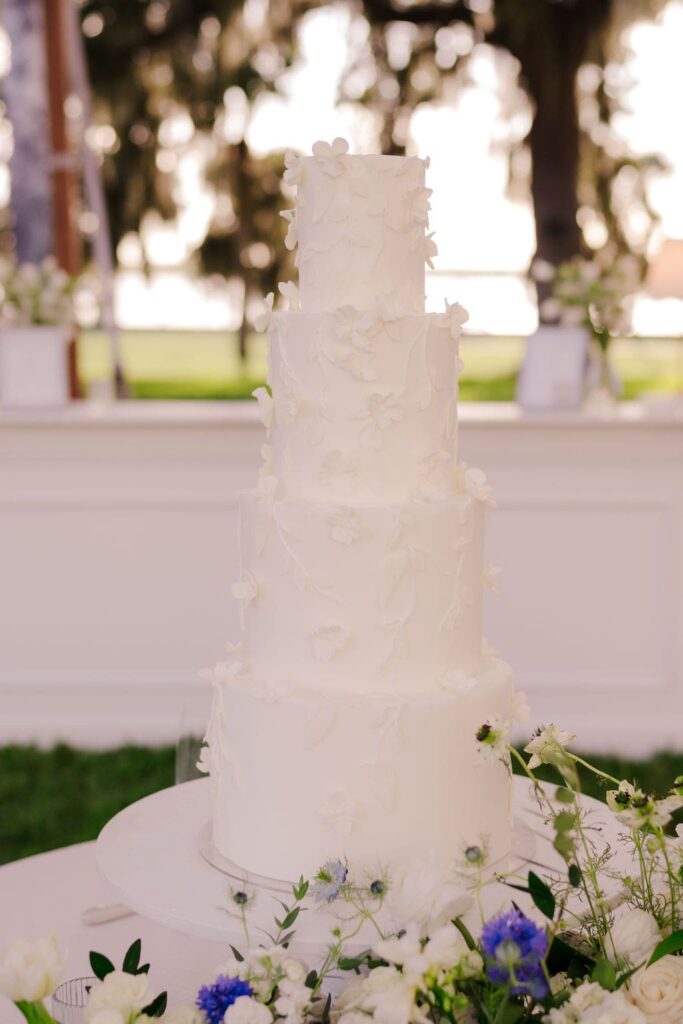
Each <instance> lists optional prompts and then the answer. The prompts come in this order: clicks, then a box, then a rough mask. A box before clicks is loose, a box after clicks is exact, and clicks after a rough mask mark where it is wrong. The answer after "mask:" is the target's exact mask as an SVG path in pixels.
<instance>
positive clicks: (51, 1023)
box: [14, 999, 55, 1024]
mask: <svg viewBox="0 0 683 1024" xmlns="http://www.w3.org/2000/svg"><path fill="white" fill-rule="evenodd" d="M14 1005H15V1006H16V1008H17V1009H18V1010H19V1011H20V1012H21V1013H23V1015H24V1017H25V1018H26V1020H27V1021H28V1024H55V1020H54V1017H51V1016H50V1014H49V1013H48V1012H47V1010H46V1009H45V1006H44V1004H43V1003H40V1002H38V1003H29V1002H27V1001H26V1000H23V999H20V1000H18V1002H16V1003H15V1004H14Z"/></svg>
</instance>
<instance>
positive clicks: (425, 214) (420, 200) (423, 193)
mask: <svg viewBox="0 0 683 1024" xmlns="http://www.w3.org/2000/svg"><path fill="white" fill-rule="evenodd" d="M431 194H432V190H431V188H425V187H424V185H416V186H415V188H412V189H411V190H410V192H409V194H408V219H409V220H410V221H411V222H413V223H416V224H427V222H428V220H429V210H430V205H429V197H430V196H431Z"/></svg>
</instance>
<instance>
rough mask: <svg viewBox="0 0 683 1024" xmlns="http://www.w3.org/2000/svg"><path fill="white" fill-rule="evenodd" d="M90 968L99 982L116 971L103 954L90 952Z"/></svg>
mask: <svg viewBox="0 0 683 1024" xmlns="http://www.w3.org/2000/svg"><path fill="white" fill-rule="evenodd" d="M90 966H91V967H92V972H93V974H94V975H95V977H96V978H98V979H99V980H100V981H104V979H105V978H106V977H107V975H108V974H111V973H112V971H115V970H116V968H115V967H114V965H113V963H112V962H111V960H109V958H108V957H106V956H105V955H104V954H103V953H95V952H91V954H90Z"/></svg>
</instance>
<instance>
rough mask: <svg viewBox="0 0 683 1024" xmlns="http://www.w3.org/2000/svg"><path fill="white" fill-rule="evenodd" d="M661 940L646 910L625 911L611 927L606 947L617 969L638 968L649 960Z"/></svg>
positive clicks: (659, 933)
mask: <svg viewBox="0 0 683 1024" xmlns="http://www.w3.org/2000/svg"><path fill="white" fill-rule="evenodd" d="M661 938H662V935H661V932H660V930H659V926H658V924H657V922H656V921H655V919H654V917H653V916H652V914H649V913H648V912H647V911H646V910H639V909H627V910H625V911H624V913H623V914H621V916H620V917H618V918H617V920H616V921H615V922H614V924H613V925H612V927H611V929H610V932H609V935H608V936H607V938H606V946H607V951H608V953H610V954H611V957H610V958H611V959H612V960H614V961H616V962H617V964H618V966H619V967H621V966H627V967H638V966H640V965H641V964H643V963H644V962H645V961H646V960H648V959H649V957H650V954H651V953H652V951H653V949H654V948H655V946H656V945H657V944H658V943H659V942H660V941H661Z"/></svg>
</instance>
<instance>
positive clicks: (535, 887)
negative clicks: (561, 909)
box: [528, 871, 555, 921]
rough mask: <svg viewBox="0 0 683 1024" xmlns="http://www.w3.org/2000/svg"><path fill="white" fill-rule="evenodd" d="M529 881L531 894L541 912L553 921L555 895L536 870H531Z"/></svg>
mask: <svg viewBox="0 0 683 1024" xmlns="http://www.w3.org/2000/svg"><path fill="white" fill-rule="evenodd" d="M528 881H529V895H530V896H531V898H532V900H533V901H534V903H535V904H536V906H537V907H538V909H539V910H540V911H541V913H542V914H544V915H545V916H546V917H547V918H549V919H550V920H551V921H552V919H553V917H554V916H555V897H554V896H553V894H552V893H551V891H550V889H549V888H548V886H547V885H546V884H545V882H544V881H543V880H542V879H540V878H539V877H538V875H537V874H536V873H535V872H534V871H530V872H529V876H528Z"/></svg>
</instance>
